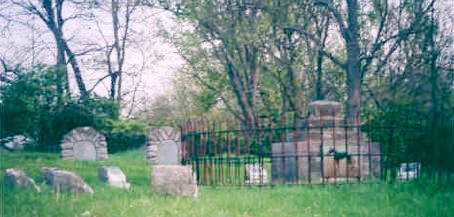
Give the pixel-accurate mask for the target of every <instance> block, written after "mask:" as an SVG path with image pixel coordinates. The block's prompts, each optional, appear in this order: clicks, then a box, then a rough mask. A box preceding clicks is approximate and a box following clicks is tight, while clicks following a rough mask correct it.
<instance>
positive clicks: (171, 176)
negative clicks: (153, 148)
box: [151, 165, 199, 197]
mask: <svg viewBox="0 0 454 217" xmlns="http://www.w3.org/2000/svg"><path fill="white" fill-rule="evenodd" d="M151 189H152V191H153V192H155V193H158V194H168V195H173V196H184V197H197V196H198V192H199V188H198V186H197V180H196V176H195V174H194V172H193V171H192V167H191V166H180V165H156V166H153V168H152V171H151Z"/></svg>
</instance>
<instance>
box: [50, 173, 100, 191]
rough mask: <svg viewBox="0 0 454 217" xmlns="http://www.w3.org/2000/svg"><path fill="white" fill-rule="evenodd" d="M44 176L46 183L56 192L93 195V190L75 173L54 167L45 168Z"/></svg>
mask: <svg viewBox="0 0 454 217" xmlns="http://www.w3.org/2000/svg"><path fill="white" fill-rule="evenodd" d="M42 174H43V179H44V181H45V182H46V183H47V184H48V185H50V186H52V188H53V189H54V191H55V192H58V193H59V192H68V193H75V194H79V193H89V194H93V189H92V188H91V187H90V186H89V185H88V184H87V183H85V182H84V180H82V178H81V177H80V176H78V175H76V174H75V173H73V172H69V171H66V170H61V169H58V168H53V167H44V168H43V169H42Z"/></svg>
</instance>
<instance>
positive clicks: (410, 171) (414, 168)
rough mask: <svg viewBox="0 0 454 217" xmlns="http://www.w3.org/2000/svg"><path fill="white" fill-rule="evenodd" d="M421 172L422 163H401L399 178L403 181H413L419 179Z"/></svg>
mask: <svg viewBox="0 0 454 217" xmlns="http://www.w3.org/2000/svg"><path fill="white" fill-rule="evenodd" d="M419 171H421V163H420V162H412V163H401V164H400V168H399V171H398V172H397V177H398V178H399V179H402V180H413V179H416V178H418V177H419Z"/></svg>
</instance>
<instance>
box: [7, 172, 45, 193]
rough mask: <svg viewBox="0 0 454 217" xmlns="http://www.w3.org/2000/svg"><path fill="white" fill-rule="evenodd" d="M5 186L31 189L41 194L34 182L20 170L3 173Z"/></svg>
mask: <svg viewBox="0 0 454 217" xmlns="http://www.w3.org/2000/svg"><path fill="white" fill-rule="evenodd" d="M4 180H5V185H6V186H10V187H13V188H21V189H32V190H34V191H36V192H41V189H40V188H39V187H38V186H37V185H36V183H35V181H34V180H33V179H32V178H30V177H28V176H27V175H26V174H25V172H24V171H23V170H21V169H14V168H9V169H6V171H5V179H4Z"/></svg>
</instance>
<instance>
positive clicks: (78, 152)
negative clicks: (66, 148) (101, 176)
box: [74, 141, 96, 160]
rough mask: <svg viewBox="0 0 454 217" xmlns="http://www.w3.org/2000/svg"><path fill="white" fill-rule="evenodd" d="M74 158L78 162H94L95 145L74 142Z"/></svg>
mask: <svg viewBox="0 0 454 217" xmlns="http://www.w3.org/2000/svg"><path fill="white" fill-rule="evenodd" d="M74 158H75V159H78V160H96V149H95V145H94V144H93V143H91V142H88V141H81V142H75V143H74Z"/></svg>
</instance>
